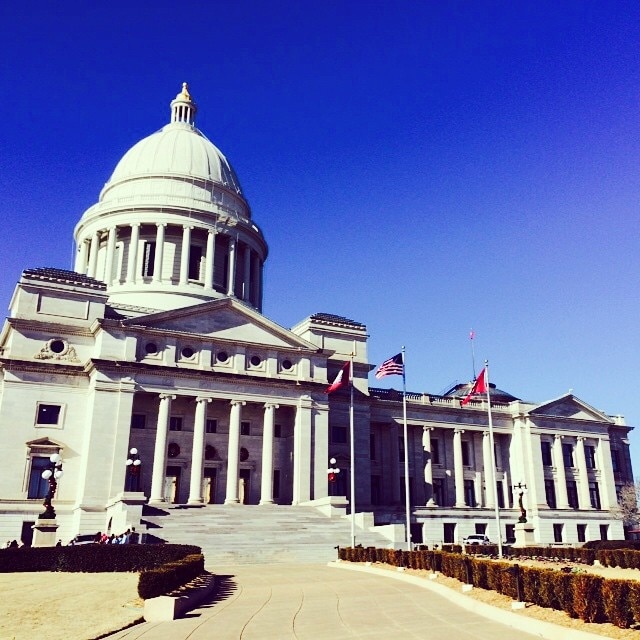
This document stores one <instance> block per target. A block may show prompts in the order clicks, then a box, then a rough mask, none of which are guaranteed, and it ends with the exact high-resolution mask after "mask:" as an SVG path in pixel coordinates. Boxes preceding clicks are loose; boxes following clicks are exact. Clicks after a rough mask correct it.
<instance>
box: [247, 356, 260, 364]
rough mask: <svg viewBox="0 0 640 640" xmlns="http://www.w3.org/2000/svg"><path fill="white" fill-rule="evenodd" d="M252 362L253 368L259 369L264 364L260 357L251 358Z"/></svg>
mask: <svg viewBox="0 0 640 640" xmlns="http://www.w3.org/2000/svg"><path fill="white" fill-rule="evenodd" d="M250 362H251V366H252V367H259V366H260V364H261V363H262V359H261V358H260V356H251V360H250Z"/></svg>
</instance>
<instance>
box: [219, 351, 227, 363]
mask: <svg viewBox="0 0 640 640" xmlns="http://www.w3.org/2000/svg"><path fill="white" fill-rule="evenodd" d="M228 359H229V354H228V353H227V352H226V351H219V352H218V354H217V355H216V360H217V361H218V362H226V361H227V360H228Z"/></svg>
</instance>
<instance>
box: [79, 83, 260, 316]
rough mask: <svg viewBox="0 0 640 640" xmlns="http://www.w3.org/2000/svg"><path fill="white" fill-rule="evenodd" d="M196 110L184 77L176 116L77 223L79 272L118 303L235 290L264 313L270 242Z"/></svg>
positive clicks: (152, 302) (157, 304) (157, 303)
mask: <svg viewBox="0 0 640 640" xmlns="http://www.w3.org/2000/svg"><path fill="white" fill-rule="evenodd" d="M196 110H197V109H196V105H195V103H194V102H193V100H192V98H191V95H190V94H189V92H188V89H187V85H186V83H185V84H184V85H183V88H182V91H181V92H180V93H179V94H178V95H177V97H176V99H175V100H173V101H172V103H171V122H170V123H169V124H168V125H166V126H165V127H163V128H162V129H161V130H160V131H158V132H156V133H154V134H152V135H150V136H148V137H147V138H144V139H143V140H141V141H140V142H138V143H137V144H136V145H134V146H133V147H132V148H131V149H130V150H129V151H128V152H127V153H126V154H125V155H124V157H123V158H122V160H120V162H119V163H118V165H117V166H116V168H115V170H114V172H113V174H112V176H111V178H110V179H109V181H108V182H107V184H106V185H105V187H104V188H103V189H102V192H101V193H100V198H99V201H98V203H97V204H96V205H94V206H92V207H91V208H89V209H88V210H87V211H86V212H85V214H84V215H83V216H82V219H81V220H80V222H79V223H78V225H77V226H76V229H75V234H74V237H75V241H76V246H77V254H76V260H75V270H76V271H77V272H79V273H83V274H86V275H88V276H90V277H92V278H97V279H98V280H102V281H104V282H105V283H106V284H107V291H108V293H109V295H110V296H111V299H112V300H113V301H114V302H116V303H117V302H120V303H125V304H127V303H129V304H136V305H139V306H144V307H149V308H155V309H162V310H165V309H166V310H168V309H174V308H178V307H183V306H189V305H192V304H197V303H198V302H203V301H206V300H209V299H213V298H220V297H225V296H234V297H237V298H239V299H241V300H243V301H244V302H246V303H247V304H249V305H250V306H252V307H254V308H256V309H258V310H260V309H261V308H262V268H263V264H264V261H265V259H266V257H267V253H268V249H267V245H266V242H265V240H264V237H263V235H262V232H261V230H260V229H259V228H258V226H257V225H256V224H255V223H254V222H253V221H252V220H251V209H250V207H249V204H248V203H247V201H246V200H245V198H244V197H243V195H242V190H241V188H240V183H239V181H238V179H237V177H236V174H235V172H234V170H233V168H232V167H231V165H230V164H229V162H228V161H227V159H226V158H225V156H224V155H223V154H222V152H221V151H220V150H219V149H217V147H216V146H215V145H214V144H212V143H211V142H210V141H209V140H208V139H207V138H206V137H205V135H204V134H203V133H202V132H201V131H199V130H198V129H197V128H196V127H195V114H196Z"/></svg>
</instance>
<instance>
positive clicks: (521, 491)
mask: <svg viewBox="0 0 640 640" xmlns="http://www.w3.org/2000/svg"><path fill="white" fill-rule="evenodd" d="M513 489H514V491H517V492H518V507H519V508H520V517H519V518H518V522H523V523H524V522H526V521H527V510H526V509H525V508H524V505H523V504H522V496H524V495H526V494H527V485H526V484H522V482H518V484H516V485H514V487H513Z"/></svg>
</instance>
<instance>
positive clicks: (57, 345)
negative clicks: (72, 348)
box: [49, 340, 67, 353]
mask: <svg viewBox="0 0 640 640" xmlns="http://www.w3.org/2000/svg"><path fill="white" fill-rule="evenodd" d="M66 346H67V345H66V344H65V343H64V341H63V340H52V341H51V342H50V343H49V349H51V351H53V353H62V352H63V351H64V350H65V347H66Z"/></svg>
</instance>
